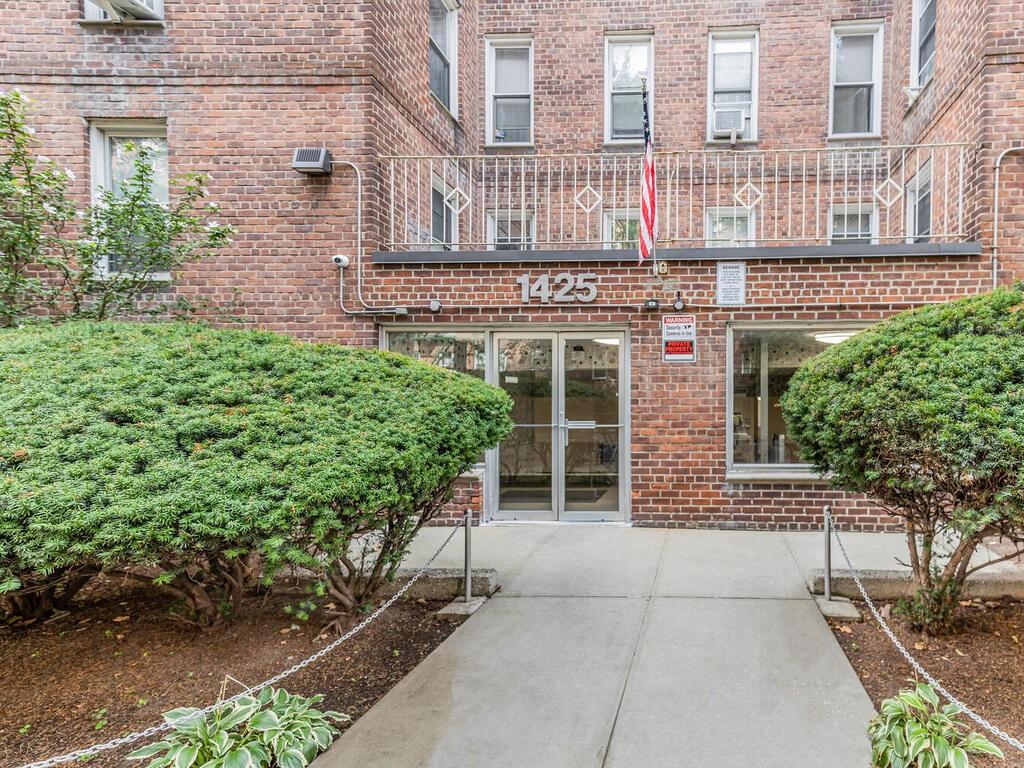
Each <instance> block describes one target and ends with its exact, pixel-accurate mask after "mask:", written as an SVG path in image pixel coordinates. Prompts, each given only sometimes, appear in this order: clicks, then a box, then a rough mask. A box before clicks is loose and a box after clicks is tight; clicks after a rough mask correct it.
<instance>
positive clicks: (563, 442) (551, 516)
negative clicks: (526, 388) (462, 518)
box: [485, 327, 631, 522]
mask: <svg viewBox="0 0 1024 768" xmlns="http://www.w3.org/2000/svg"><path fill="white" fill-rule="evenodd" d="M611 337H614V338H617V339H618V340H619V392H618V397H619V422H618V425H617V429H618V439H619V451H618V481H619V494H618V496H619V498H618V510H616V511H615V512H613V513H607V512H599V511H576V512H567V511H566V509H565V490H566V482H565V451H566V448H567V446H568V435H567V432H568V429H569V428H568V426H567V424H566V420H565V342H566V341H569V340H572V339H580V340H593V339H599V338H611ZM501 339H550V340H551V344H552V348H551V355H552V358H551V379H552V381H551V386H552V398H551V424H552V427H551V431H552V434H551V452H552V456H551V496H552V498H551V510H550V511H549V510H519V511H516V513H515V514H514V515H502V514H501V513H500V512H499V496H500V494H499V491H500V483H501V477H500V475H501V471H500V462H499V458H498V452H499V451H500V450H501V448H500V446H499V447H497V448H494V449H491V450H489V451H488V452H487V457H486V478H487V482H486V486H487V488H488V489H489V490H488V491H487V493H486V498H485V512H486V514H485V516H486V518H487V519H489V520H493V521H496V522H509V521H544V522H624V521H626V520H628V519H629V501H630V493H629V491H630V487H631V477H630V467H631V463H630V440H631V435H630V392H631V390H630V387H629V381H630V373H631V371H630V349H629V334H628V332H627V331H625V330H623V329H622V328H607V329H606V330H601V329H593V328H589V327H588V328H586V329H581V328H572V329H566V330H559V329H552V328H550V327H548V328H543V329H538V330H536V331H519V330H515V331H504V330H492V331H489V332H488V344H489V351H488V352H489V360H488V363H489V365H488V368H489V376H488V382H489V383H490V384H493V385H495V386H500V382H499V380H498V347H499V343H500V340H501Z"/></svg>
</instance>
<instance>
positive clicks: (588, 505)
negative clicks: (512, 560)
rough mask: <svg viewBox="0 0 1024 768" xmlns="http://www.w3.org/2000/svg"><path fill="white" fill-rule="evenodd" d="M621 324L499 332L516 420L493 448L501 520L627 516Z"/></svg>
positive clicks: (503, 375)
mask: <svg viewBox="0 0 1024 768" xmlns="http://www.w3.org/2000/svg"><path fill="white" fill-rule="evenodd" d="M624 346H625V336H624V334H622V333H606V334H594V333H576V332H571V333H570V332H563V333H508V334H504V333H497V334H495V336H494V347H493V349H494V354H495V355H496V357H497V361H496V362H497V365H496V366H495V371H496V375H497V381H495V383H496V384H497V385H498V386H500V387H501V388H502V389H504V390H505V391H506V392H508V393H509V395H511V397H512V399H513V401H514V406H513V411H512V419H513V421H514V423H515V427H514V428H513V430H512V433H511V434H510V435H509V437H508V438H506V440H505V441H504V442H503V443H502V444H501V445H500V446H499V448H498V450H497V451H496V461H497V480H498V487H497V494H496V508H495V510H494V515H493V517H494V518H495V519H499V520H621V519H623V517H624V509H625V501H624V498H623V496H624V493H623V490H624V484H623V479H622V478H623V472H624V470H625V458H624V455H623V453H624V452H623V450H622V445H623V440H624V437H625V426H624V425H625V417H624V396H623V394H624V393H623V387H624V383H625V382H624V370H625V368H624V365H625V363H624V361H625V353H624Z"/></svg>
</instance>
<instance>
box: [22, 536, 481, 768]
mask: <svg viewBox="0 0 1024 768" xmlns="http://www.w3.org/2000/svg"><path fill="white" fill-rule="evenodd" d="M464 524H465V521H464V520H460V521H459V522H458V523H457V524H456V525H455V527H454V528H453V529H452V532H451V533H450V534H448V538H446V539H445V540H444V542H442V544H441V546H440V547H438V548H437V551H436V552H435V553H434V554H433V555H431V556H430V559H429V560H427V562H426V563H424V565H423V566H422V567H421V568H420V569H419V570H418V571H416V573H415V574H414V575H413V577H412V578H411V579H409V581H408V582H406V583H405V584H404V585H403V586H402V588H401V589H399V590H398V591H397V592H395V594H394V595H392V596H391V597H390V598H388V600H387V601H386V602H384V603H382V604H381V606H380V607H379V608H378V609H377V610H375V611H374V612H373V613H371V614H370V615H369V616H367V617H366V618H365V619H363V620H362V621H361V622H359V623H358V624H356V625H355V626H354V627H352V629H350V630H349V631H348V632H346V633H345V634H344V635H342V636H341V637H339V638H337V639H336V640H332V641H331V642H330V643H328V644H327V645H325V646H324V647H323V648H321V649H320V650H319V651H317V652H316V653H314V654H313V655H312V656H309V657H307V658H305V659H303V660H302V661H300V662H299V663H298V664H296V665H295V666H293V667H289V668H288V669H286V670H285V671H284V672H281V673H279V674H276V675H274V676H273V677H271V678H269V679H268V680H264V681H263V682H262V683H259V684H257V685H254V686H252V687H250V688H246V689H245V690H244V691H242V692H241V693H236V694H235V695H234V696H232V697H231V698H229V699H225V700H223V701H218V702H216V703H214V704H211V705H210V706H208V707H204V708H203V709H200V710H198V711H196V712H193V713H192V714H190V715H186V716H185V717H182V718H179V719H178V720H174V721H172V722H164V723H161V724H160V725H154V726H151V727H149V728H146V729H145V730H142V731H137V732H135V733H129V734H127V735H125V736H119V737H118V738H116V739H111V740H110V741H108V742H105V743H103V744H96V745H94V746H91V747H85V748H84V749H76V750H75V751H74V752H68V753H67V754H65V755H57V756H56V757H51V758H49V759H47V760H40V761H39V762H36V763H26V764H25V765H22V766H20V767H19V768H52V766H55V765H61V764H63V763H70V762H71V761H73V760H79V759H81V758H83V757H89V756H91V755H96V754H99V753H100V752H107V751H109V750H111V749H117V748H118V747H123V746H125V745H127V744H134V743H135V742H138V741H142V740H143V739H148V738H149V737H150V736H156V735H157V734H158V733H163V732H164V731H169V730H171V729H172V728H176V727H177V726H179V725H181V724H182V723H186V722H188V721H190V720H196V719H198V718H200V717H203V716H205V715H208V714H210V713H211V712H213V711H215V710H217V709H220V708H221V707H223V706H225V705H227V704H231V703H232V702H234V701H237V700H238V699H240V698H242V697H243V696H251V695H253V694H255V693H258V692H259V691H261V690H263V689H264V688H266V687H268V686H271V685H274V684H275V683H279V682H281V681H282V680H284V679H285V678H286V677H290V676H291V675H294V674H295V673H296V672H298V671H299V670H300V669H305V668H306V667H308V666H309V665H310V664H312V663H313V662H315V661H319V660H320V659H322V658H323V657H324V656H326V655H327V654H328V653H330V652H331V651H333V650H334V649H335V648H337V647H338V646H339V645H341V644H342V643H344V642H345V641H346V640H348V639H349V638H351V637H353V636H355V635H357V634H359V633H360V632H362V631H363V630H364V629H366V627H367V626H369V625H370V623H371V622H373V620H374V619H376V618H377V617H378V616H380V615H381V614H382V613H384V611H386V610H387V609H388V608H390V607H391V606H392V605H393V604H394V602H395V601H396V600H398V599H399V598H400V597H401V596H402V595H404V594H405V593H406V592H407V591H408V590H409V588H410V587H411V586H412V585H413V584H415V583H416V582H417V581H419V578H420V576H422V575H423V574H424V572H425V571H426V570H427V568H429V567H430V566H431V564H432V563H433V562H434V560H436V559H437V556H438V555H440V554H441V550H443V549H444V548H445V547H447V546H448V542H450V541H451V540H452V538H454V536H455V534H456V533H457V532H458V530H459V529H460V528H461V527H462V526H463V525H464Z"/></svg>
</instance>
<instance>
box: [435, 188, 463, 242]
mask: <svg viewBox="0 0 1024 768" xmlns="http://www.w3.org/2000/svg"><path fill="white" fill-rule="evenodd" d="M454 197H455V194H454V193H453V191H452V188H451V187H449V186H448V185H447V184H446V183H445V182H444V180H443V179H441V178H440V177H438V176H435V177H434V179H433V183H432V184H431V187H430V242H431V250H433V251H450V250H452V249H453V248H454V247H455V246H456V245H457V244H458V213H457V211H456V210H455V205H454V200H453V198H454Z"/></svg>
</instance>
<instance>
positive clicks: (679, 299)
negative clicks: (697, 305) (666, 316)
mask: <svg viewBox="0 0 1024 768" xmlns="http://www.w3.org/2000/svg"><path fill="white" fill-rule="evenodd" d="M672 309H674V310H675V311H676V312H682V311H683V310H684V309H686V304H685V303H684V302H683V294H682V292H681V291H676V300H675V301H673V302H672Z"/></svg>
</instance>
